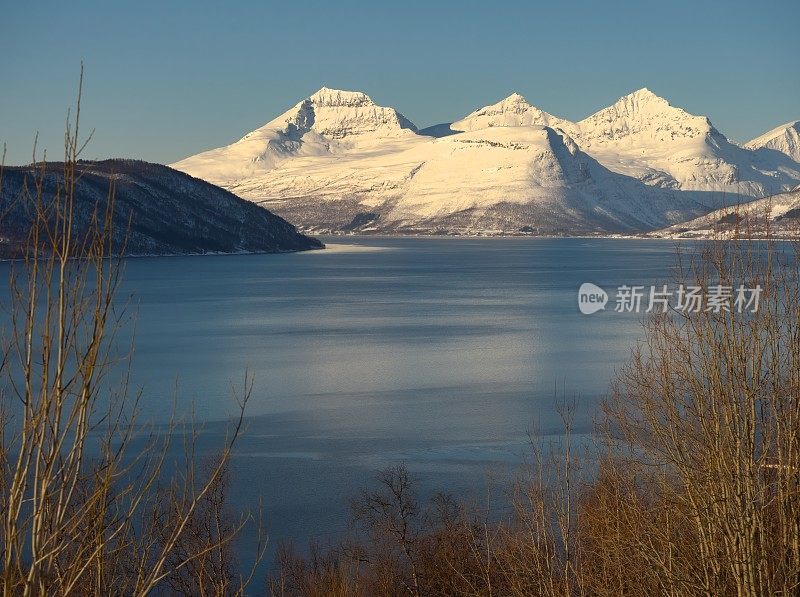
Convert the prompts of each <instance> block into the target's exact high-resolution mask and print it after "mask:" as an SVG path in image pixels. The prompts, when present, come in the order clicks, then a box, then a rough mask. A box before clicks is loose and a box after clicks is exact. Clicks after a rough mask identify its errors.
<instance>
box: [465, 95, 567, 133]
mask: <svg viewBox="0 0 800 597" xmlns="http://www.w3.org/2000/svg"><path fill="white" fill-rule="evenodd" d="M529 125H539V126H549V127H552V128H560V129H565V130H570V128H571V127H572V123H571V122H569V121H568V120H564V119H562V118H558V117H557V116H553V115H552V114H548V113H547V112H545V111H543V110H540V109H539V108H537V107H536V106H532V105H531V104H529V103H528V101H527V100H526V99H525V98H524V97H522V96H521V95H520V94H519V93H512V94H511V95H509V96H508V97H507V98H505V99H504V100H501V101H499V102H497V103H496V104H492V105H491V106H486V107H485V108H479V109H478V110H475V111H474V112H472V113H471V114H469V115H467V116H466V117H464V118H462V119H461V120H457V121H456V122H453V123H452V124H451V125H450V128H451V129H452V130H454V131H476V130H479V129H486V128H490V127H496V126H529Z"/></svg>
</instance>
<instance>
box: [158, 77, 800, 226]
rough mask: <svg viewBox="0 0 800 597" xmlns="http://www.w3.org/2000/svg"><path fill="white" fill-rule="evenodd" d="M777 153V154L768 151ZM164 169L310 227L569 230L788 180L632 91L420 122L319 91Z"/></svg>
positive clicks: (700, 207)
mask: <svg viewBox="0 0 800 597" xmlns="http://www.w3.org/2000/svg"><path fill="white" fill-rule="evenodd" d="M778 156H779V157H778ZM173 167H175V168H177V169H180V170H183V171H185V172H188V173H190V174H192V175H194V176H198V177H202V178H205V179H207V180H209V181H211V182H213V183H215V184H220V185H222V186H224V187H225V188H227V189H229V190H231V191H233V192H234V193H236V194H238V195H240V196H242V197H244V198H246V199H249V200H251V201H255V202H258V203H261V204H262V205H264V206H266V207H268V208H269V209H271V210H273V211H275V212H277V213H279V214H280V215H282V216H284V217H287V218H288V219H290V220H291V221H293V222H296V223H297V224H299V225H300V226H302V227H304V228H306V229H310V230H318V231H344V230H359V231H382V232H399V231H404V232H446V233H499V234H508V233H518V232H520V231H522V232H532V233H541V234H570V233H572V234H576V233H591V232H597V233H601V232H629V231H637V230H639V231H641V230H650V229H654V228H660V227H663V226H666V225H668V224H670V223H674V222H678V221H682V220H686V219H687V218H690V217H694V216H696V215H699V214H701V213H705V212H707V211H709V210H711V209H713V208H716V207H718V206H719V205H721V203H722V202H723V201H724V195H725V193H741V194H744V195H747V196H749V197H760V196H764V195H767V194H769V193H772V192H774V191H780V190H785V189H787V188H792V187H794V186H795V185H797V184H798V183H800V165H799V164H797V163H795V162H793V161H792V160H791V159H789V158H788V157H786V156H782V155H781V154H778V153H777V152H770V154H769V155H767V154H766V153H763V152H755V151H751V150H749V149H745V148H741V147H739V146H737V145H734V144H733V143H730V142H729V141H728V140H727V139H726V138H725V137H724V135H722V134H721V133H719V132H718V131H717V130H716V129H714V127H713V126H712V125H711V123H710V122H709V120H708V119H707V118H705V117H699V116H692V115H691V114H688V113H687V112H685V111H683V110H681V109H679V108H674V107H672V106H670V105H669V103H668V102H667V101H666V100H664V99H662V98H659V97H658V96H656V95H655V94H653V93H652V92H650V91H648V90H646V89H642V90H639V91H637V92H634V93H632V94H630V95H628V96H625V97H623V98H621V99H620V100H619V101H617V102H616V103H615V104H614V105H612V106H610V107H608V108H605V109H603V110H601V111H599V112H597V113H596V114H594V115H592V116H590V117H588V118H586V119H584V120H582V121H580V122H577V123H575V122H570V121H569V120H566V119H562V118H559V117H556V116H553V115H551V114H548V113H546V112H544V111H542V110H540V109H538V108H536V107H535V106H533V105H531V104H530V103H528V102H527V101H526V100H525V98H523V97H522V96H521V95H519V94H513V95H511V96H509V97H508V98H506V99H504V100H502V101H500V102H498V103H496V104H493V105H491V106H487V107H485V108H480V109H478V110H476V111H474V112H472V113H471V114H469V115H468V116H466V117H464V118H462V119H460V120H457V121H455V122H453V123H450V124H448V125H438V126H436V127H431V128H429V129H424V130H422V131H417V129H416V127H415V126H414V125H413V124H412V123H411V122H409V121H408V120H407V119H406V118H405V117H403V116H402V115H401V114H400V113H399V112H398V111H397V110H394V109H393V108H389V107H382V106H378V105H376V104H375V103H374V102H373V101H372V100H371V99H370V98H369V97H368V96H366V95H364V94H363V93H359V92H348V91H337V90H332V89H327V88H323V89H321V90H320V91H318V92H317V93H315V94H313V95H312V96H310V97H309V98H307V99H305V100H303V101H301V102H299V103H298V104H297V105H296V106H294V107H293V108H292V109H290V110H288V111H287V112H286V113H284V114H282V115H281V116H279V117H278V118H276V119H274V120H272V121H270V122H268V123H267V124H266V125H264V126H262V127H260V128H258V129H256V130H255V131H253V132H251V133H248V134H247V135H245V136H244V137H243V138H242V139H240V140H239V141H237V142H236V143H233V144H231V145H228V146H225V147H222V148H219V149H214V150H211V151H207V152H204V153H201V154H198V155H196V156H193V157H189V158H186V159H185V160H182V161H180V162H178V163H176V164H173Z"/></svg>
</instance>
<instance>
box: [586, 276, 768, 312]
mask: <svg viewBox="0 0 800 597" xmlns="http://www.w3.org/2000/svg"><path fill="white" fill-rule="evenodd" d="M762 291H763V288H761V285H760V284H757V285H756V286H754V287H752V288H748V287H746V286H745V285H744V284H741V285H739V286H733V285H731V286H723V285H722V284H714V285H711V286H709V287H708V288H705V289H704V288H703V287H702V286H687V285H683V284H680V285H678V286H677V290H674V291H673V290H670V289H669V287H668V286H667V285H666V284H665V285H663V286H650V287H649V291H648V287H647V286H629V285H628V284H623V285H622V286H619V287H617V294H616V298H615V306H614V311H616V312H617V313H642V312H644V313H653V312H656V313H667V312H668V311H670V309H673V310H675V311H677V312H680V313H684V314H685V313H701V312H712V313H732V312H734V311H735V312H737V313H747V312H749V313H756V312H757V311H758V306H759V300H760V298H761V292H762ZM673 298H674V299H675V300H674V301H673V300H671V299H673ZM606 303H608V294H607V293H606V291H605V290H603V289H602V288H600V287H599V286H597V285H595V284H592V283H591V282H584V283H583V284H581V287H580V288H579V289H578V309H580V312H581V313H583V314H584V315H591V314H592V313H597V312H598V311H601V310H603V309H605V308H606ZM673 303H674V304H673Z"/></svg>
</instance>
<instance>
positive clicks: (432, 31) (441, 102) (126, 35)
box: [0, 0, 800, 164]
mask: <svg viewBox="0 0 800 597" xmlns="http://www.w3.org/2000/svg"><path fill="white" fill-rule="evenodd" d="M799 25H800V1H798V0H761V1H755V0H747V1H741V0H719V1H715V2H712V1H708V0H694V1H689V0H674V1H670V2H665V1H662V2H654V1H649V0H637V1H633V0H624V1H611V0H556V1H550V2H536V1H532V0H528V1H520V2H510V1H509V2H503V1H495V2H492V1H489V0H483V1H481V2H471V1H469V0H461V1H458V2H433V1H429V2H373V3H367V2H352V1H350V0H328V1H325V2H316V1H313V0H303V1H300V2H265V1H255V0H253V1H249V2H236V1H230V2H222V1H219V2H206V1H204V0H192V1H182V0H160V1H158V2H149V1H144V0H139V1H137V2H122V1H113V0H105V1H83V0H68V1H63V0H62V1H58V2H50V1H41V2H24V1H14V2H6V3H5V5H4V6H3V7H2V10H0V143H6V145H7V147H8V149H7V152H8V153H7V156H6V163H7V164H18V163H23V162H27V161H29V160H30V155H31V149H32V146H33V138H34V135H35V133H36V132H37V131H38V132H39V134H40V147H41V146H44V147H46V148H47V150H48V157H49V158H50V159H56V158H58V157H60V156H61V155H62V152H63V125H64V120H65V117H66V111H67V108H68V107H69V106H70V105H71V104H72V103H73V102H74V96H75V89H76V86H77V78H78V72H79V64H80V61H81V60H83V61H84V63H85V68H86V76H85V86H84V122H83V124H84V126H86V127H88V128H95V129H96V133H95V137H94V140H93V142H92V144H91V145H90V147H89V149H88V151H87V153H86V154H85V156H86V157H136V158H142V159H146V160H150V161H155V162H163V163H169V162H172V161H175V160H177V159H180V158H183V157H185V156H187V155H191V154H193V153H197V152H198V151H201V150H204V149H209V148H212V147H217V146H220V145H224V144H227V143H230V142H231V141H234V140H236V139H238V138H240V137H241V136H242V134H244V133H246V132H248V131H250V130H252V129H254V128H256V127H258V126H260V125H261V124H263V123H265V122H267V121H269V120H271V119H272V118H273V117H275V116H277V115H278V114H280V113H281V112H283V111H284V110H286V109H287V108H289V107H290V106H292V105H294V104H296V103H297V102H298V101H300V100H301V99H303V98H304V97H307V96H308V95H310V94H311V93H313V92H314V91H316V90H317V89H318V88H319V87H321V86H322V85H326V86H328V87H336V88H342V89H349V90H360V91H364V92H366V93H368V94H369V95H370V96H372V98H373V99H374V100H375V101H376V102H377V103H379V104H382V105H391V106H393V107H395V108H397V109H398V110H400V111H401V112H402V113H403V114H405V116H407V117H408V118H410V119H411V120H412V121H414V122H415V123H416V124H417V125H418V126H420V127H422V126H427V125H430V124H435V123H440V122H448V121H452V120H455V119H457V118H459V117H461V116H463V115H465V114H467V113H468V112H470V111H472V110H474V109H475V108H477V107H480V106H483V105H486V104H490V103H494V102H496V101H498V100H499V99H501V98H503V97H505V96H507V95H509V94H510V93H511V92H513V91H518V92H519V93H522V94H523V95H524V96H525V97H526V98H527V99H528V101H530V102H531V103H532V104H534V105H536V106H538V107H540V108H542V109H544V110H546V111H548V112H550V113H553V114H555V115H557V116H561V117H565V118H570V119H579V118H582V117H584V116H587V115H588V114H590V113H592V112H594V111H596V110H597V109H599V108H601V107H604V106H606V105H608V104H610V103H612V102H613V101H615V100H616V99H617V98H618V97H620V96H621V95H624V94H626V93H628V92H630V91H633V90H634V89H638V88H640V87H649V88H650V89H651V90H652V91H654V92H655V93H657V94H659V95H662V96H664V97H666V98H667V99H668V100H670V102H671V103H672V104H673V105H677V106H680V107H683V108H685V109H687V110H688V111H690V112H692V113H695V114H705V115H708V116H709V117H710V118H711V120H712V122H713V123H714V124H715V125H716V126H717V128H718V129H720V130H721V131H722V132H723V133H725V134H727V135H728V136H729V137H731V138H732V139H734V140H739V141H744V140H747V139H749V138H751V137H753V136H755V135H757V134H759V133H761V132H763V131H765V130H767V129H770V128H773V127H774V126H777V125H779V124H782V123H784V122H786V121H789V120H795V119H800V31H799V30H798V26H799Z"/></svg>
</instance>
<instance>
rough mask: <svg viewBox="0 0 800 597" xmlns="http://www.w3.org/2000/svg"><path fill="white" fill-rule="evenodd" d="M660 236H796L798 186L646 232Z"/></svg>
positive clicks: (799, 221)
mask: <svg viewBox="0 0 800 597" xmlns="http://www.w3.org/2000/svg"><path fill="white" fill-rule="evenodd" d="M649 236H655V237H660V238H714V237H743V238H748V237H751V238H752V237H755V238H759V237H766V236H769V237H786V238H800V187H798V188H797V189H795V190H793V191H789V192H788V193H780V194H778V195H772V196H770V197H764V198H762V199H753V200H751V201H748V202H746V203H742V204H739V205H731V206H729V207H724V208H722V209H717V210H714V211H712V212H711V213H708V214H706V215H704V216H701V217H699V218H695V219H692V220H689V221H688V222H682V223H680V224H676V225H674V226H670V227H668V228H665V229H663V230H659V231H656V232H653V233H651V234H649Z"/></svg>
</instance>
